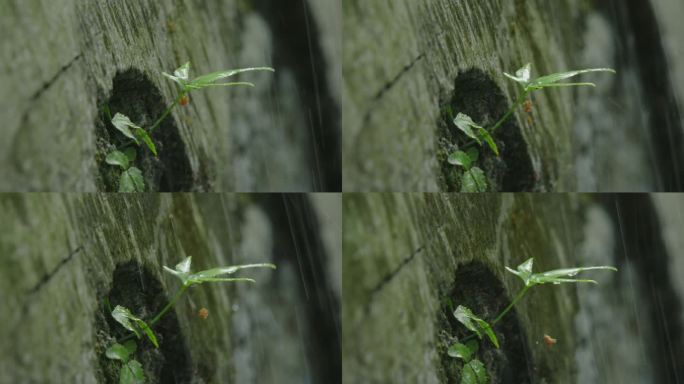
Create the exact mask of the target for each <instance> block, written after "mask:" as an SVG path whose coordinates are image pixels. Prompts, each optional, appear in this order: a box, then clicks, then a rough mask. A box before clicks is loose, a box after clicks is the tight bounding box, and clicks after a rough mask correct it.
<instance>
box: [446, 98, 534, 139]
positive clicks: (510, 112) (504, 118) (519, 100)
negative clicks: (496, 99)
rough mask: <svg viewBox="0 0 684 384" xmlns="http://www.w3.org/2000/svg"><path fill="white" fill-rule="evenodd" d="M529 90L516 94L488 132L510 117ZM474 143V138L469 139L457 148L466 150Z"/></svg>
mask: <svg viewBox="0 0 684 384" xmlns="http://www.w3.org/2000/svg"><path fill="white" fill-rule="evenodd" d="M530 92H531V91H529V90H524V91H523V93H522V94H521V95H520V96H518V98H517V99H515V102H513V105H511V107H510V108H509V109H508V111H506V113H505V114H504V115H503V116H501V118H500V119H499V121H497V122H496V124H494V126H493V127H492V128H491V129H490V130H489V132H490V133H491V134H494V132H495V131H496V130H497V129H498V128H499V127H500V126H501V125H502V124H503V123H504V122H505V121H506V120H508V118H509V117H511V114H512V113H513V111H515V109H516V108H518V107H519V106H520V105H521V104H522V103H523V102H524V101H525V99H526V98H527V95H529V94H530ZM475 144H477V142H476V141H475V140H471V141H469V142H467V143H465V144H464V145H463V146H462V147H461V148H459V149H460V150H462V151H464V150H466V149H468V148H470V147H472V146H474V145H475Z"/></svg>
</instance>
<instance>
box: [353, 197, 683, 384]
mask: <svg viewBox="0 0 684 384" xmlns="http://www.w3.org/2000/svg"><path fill="white" fill-rule="evenodd" d="M343 206H344V212H345V215H344V217H343V222H344V225H343V249H344V257H343V270H344V281H343V296H344V305H343V313H342V319H343V323H344V327H343V340H344V344H343V352H342V355H343V364H344V372H345V375H344V377H343V381H344V382H345V383H355V382H366V383H384V382H394V383H413V382H423V383H446V382H449V383H451V382H457V381H456V378H457V377H458V376H457V375H458V370H457V363H456V360H454V359H451V358H449V357H447V355H446V349H447V346H448V345H449V343H450V342H452V340H453V339H452V338H453V337H454V336H457V335H460V336H461V337H462V336H463V335H464V334H463V333H459V332H463V327H461V326H459V325H458V324H456V323H455V321H454V320H453V316H452V314H451V313H452V311H453V308H454V307H455V306H456V305H461V304H463V305H467V306H468V307H470V308H471V309H472V310H473V311H474V312H475V313H476V314H478V315H479V316H482V317H483V318H484V319H488V320H490V321H491V320H492V319H493V318H494V317H495V316H496V315H497V314H498V313H499V312H500V311H501V310H502V309H503V308H504V307H505V306H506V305H508V303H510V301H511V300H512V298H513V297H514V296H515V295H516V294H517V292H518V291H519V290H520V289H521V287H522V284H521V281H520V279H519V278H518V277H516V276H514V275H513V274H511V273H508V272H506V270H505V268H504V267H505V266H510V267H515V266H517V265H518V264H520V263H522V262H523V261H525V260H526V259H527V258H529V257H534V265H535V266H534V270H535V271H536V272H539V271H544V270H550V269H557V268H563V267H571V266H578V265H614V266H617V267H618V269H619V272H617V273H610V272H595V273H589V274H588V276H587V277H589V278H593V279H595V280H597V281H598V282H599V285H597V286H594V285H561V286H555V285H551V284H549V285H543V286H538V287H534V288H532V289H531V290H530V291H529V292H528V294H527V295H526V296H525V297H524V298H523V299H522V301H520V302H519V303H518V304H517V305H516V306H515V310H514V312H511V313H509V314H508V315H507V316H506V317H505V318H504V320H502V322H501V323H499V324H498V325H497V327H495V330H496V332H497V335H498V337H499V340H500V342H501V346H502V347H501V349H495V348H493V347H491V346H489V343H488V342H485V341H483V342H482V343H480V345H481V348H485V351H484V352H482V353H481V354H480V357H481V358H482V359H483V360H484V361H485V363H486V364H487V368H488V370H489V374H490V376H491V377H492V381H491V382H492V383H508V382H510V383H519V382H531V383H573V382H577V383H586V382H601V381H611V380H617V381H621V382H637V381H638V382H674V380H675V378H676V377H677V375H681V373H682V372H683V371H684V366H682V364H681V361H682V359H681V357H682V356H684V348H683V346H684V337H683V336H682V326H683V324H684V323H683V322H682V311H681V308H682V304H683V303H684V299H683V298H684V291H682V290H681V286H680V285H681V284H679V283H678V278H677V276H679V275H680V274H681V273H682V271H683V270H682V265H681V262H680V261H679V260H680V259H681V257H680V255H679V254H680V253H681V252H680V251H678V250H677V248H676V245H675V244H676V241H675V240H673V239H672V236H671V231H678V229H679V228H680V224H681V223H680V221H681V217H680V216H681V211H682V207H684V201H682V199H681V197H668V196H655V197H654V198H653V199H651V198H649V197H648V196H619V197H611V196H598V195H597V196H590V195H535V194H515V195H513V194H497V195H494V194H484V195H464V194H461V195H436V194H367V195H349V196H344V199H343ZM665 210H667V212H665ZM668 233H669V234H670V235H668ZM635 324H638V326H636V327H635ZM545 334H548V335H550V336H552V337H553V338H555V339H557V340H558V342H557V343H556V344H555V345H554V346H552V347H549V346H548V345H546V344H545V343H544V342H543V338H544V335H545ZM488 346H489V347H488ZM635 377H638V378H639V379H638V380H637V381H635V379H634V378H635Z"/></svg>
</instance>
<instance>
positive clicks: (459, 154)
mask: <svg viewBox="0 0 684 384" xmlns="http://www.w3.org/2000/svg"><path fill="white" fill-rule="evenodd" d="M447 161H448V162H449V164H453V165H459V166H461V167H463V168H465V169H466V170H468V169H470V166H471V165H472V162H473V160H472V159H471V158H470V156H469V155H468V154H467V153H465V152H463V151H455V152H453V153H451V154H450V155H449V158H448V159H447Z"/></svg>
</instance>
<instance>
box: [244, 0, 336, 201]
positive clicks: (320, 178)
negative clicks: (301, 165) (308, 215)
mask: <svg viewBox="0 0 684 384" xmlns="http://www.w3.org/2000/svg"><path fill="white" fill-rule="evenodd" d="M254 5H255V9H256V10H257V12H259V13H260V14H261V15H262V17H263V18H264V19H265V20H266V22H267V23H268V25H269V26H270V28H271V31H272V32H273V38H274V42H273V50H274V55H273V65H274V66H275V68H276V73H275V76H276V78H277V77H278V76H279V74H278V70H279V69H280V68H284V67H287V68H289V69H291V70H292V71H293V72H294V74H295V77H296V81H297V89H298V91H299V92H300V94H301V100H300V104H301V105H302V109H303V111H304V113H305V114H306V115H307V117H308V119H309V124H310V126H309V127H301V128H302V129H304V128H306V129H308V130H309V131H310V132H311V135H312V136H311V151H310V153H309V159H310V164H312V174H313V175H314V176H313V177H314V180H313V181H312V184H313V188H314V190H316V191H329V192H334V191H341V190H342V152H341V142H340V140H341V128H340V127H341V112H340V106H339V105H338V104H337V102H336V101H335V98H334V96H333V94H332V92H333V91H332V89H331V86H330V84H328V80H327V76H326V74H327V73H328V66H327V64H326V62H325V57H324V56H323V50H322V48H321V42H320V39H319V37H320V33H319V32H318V26H317V25H316V19H315V18H314V17H313V14H312V12H311V9H310V8H309V5H308V2H307V1H305V0H289V1H287V0H279V1H273V0H256V1H255V2H254Z"/></svg>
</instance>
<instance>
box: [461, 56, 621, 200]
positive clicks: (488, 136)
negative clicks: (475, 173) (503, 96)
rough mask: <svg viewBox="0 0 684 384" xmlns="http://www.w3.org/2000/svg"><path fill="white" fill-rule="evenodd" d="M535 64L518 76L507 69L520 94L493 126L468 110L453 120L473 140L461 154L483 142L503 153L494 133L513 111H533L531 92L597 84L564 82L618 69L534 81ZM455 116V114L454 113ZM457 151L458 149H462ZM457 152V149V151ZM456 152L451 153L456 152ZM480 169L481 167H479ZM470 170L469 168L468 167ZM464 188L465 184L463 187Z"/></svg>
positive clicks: (563, 74) (553, 76)
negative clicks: (523, 109) (472, 117)
mask: <svg viewBox="0 0 684 384" xmlns="http://www.w3.org/2000/svg"><path fill="white" fill-rule="evenodd" d="M531 72H532V71H531V64H529V63H528V64H526V65H525V66H524V67H522V68H520V69H518V70H517V71H516V72H515V76H514V75H511V74H508V73H506V72H504V76H506V77H508V78H509V79H511V80H513V81H516V82H517V83H519V84H520V91H521V93H520V96H518V98H517V99H516V100H515V102H513V105H512V106H511V107H510V108H509V109H508V111H506V113H504V114H503V116H501V117H500V118H499V120H497V121H496V123H495V124H494V125H493V126H492V127H491V128H488V129H487V128H484V127H482V126H481V125H478V124H477V123H475V122H474V121H473V119H471V118H470V116H468V115H466V114H464V113H459V114H458V115H456V117H455V118H454V120H453V123H454V125H455V126H456V128H458V129H459V130H460V131H462V132H463V133H464V134H465V135H466V136H468V137H469V138H470V139H471V140H470V141H469V142H467V143H466V144H465V145H463V147H462V148H461V149H460V150H459V151H460V152H461V153H463V154H466V155H468V154H469V153H470V152H464V151H465V150H466V149H468V148H471V147H474V146H475V145H479V146H482V145H483V142H485V143H486V144H487V146H489V148H490V149H491V150H492V152H494V154H495V155H496V156H499V149H498V148H497V146H496V143H495V142H494V139H493V138H492V136H493V135H494V134H495V133H496V131H497V129H499V127H501V125H502V124H503V123H504V122H506V120H508V118H509V117H511V115H512V114H513V112H514V111H515V110H516V109H517V108H518V107H520V106H521V105H525V109H526V110H529V109H530V108H531V102H530V101H529V100H527V97H528V96H529V95H530V93H532V92H534V91H538V90H541V89H544V88H553V87H579V86H591V87H595V86H596V84H594V83H561V81H563V80H566V79H569V78H572V77H575V76H577V75H580V74H583V73H589V72H611V73H615V70H614V69H611V68H590V69H581V70H576V71H568V72H558V73H553V74H550V75H547V76H542V77H538V78H536V79H534V80H531V79H530V76H531ZM452 116H453V115H452ZM459 151H456V152H459ZM454 153H455V152H454ZM454 153H452V154H451V155H454ZM451 155H450V156H449V158H448V159H449V163H450V164H455V165H460V164H457V163H454V162H452V161H451V159H452V156H451ZM460 156H463V155H460ZM476 161H477V157H475V158H471V161H470V163H475V162H476ZM478 169H479V168H478ZM466 170H467V169H466ZM464 181H469V180H468V179H464ZM461 189H462V191H463V187H462V188H461ZM472 192H483V191H477V190H476V191H472Z"/></svg>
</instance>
